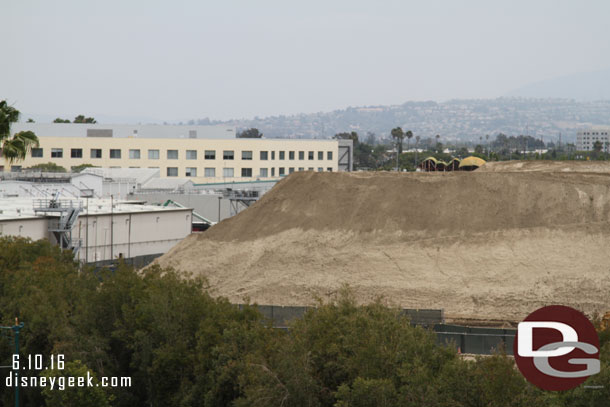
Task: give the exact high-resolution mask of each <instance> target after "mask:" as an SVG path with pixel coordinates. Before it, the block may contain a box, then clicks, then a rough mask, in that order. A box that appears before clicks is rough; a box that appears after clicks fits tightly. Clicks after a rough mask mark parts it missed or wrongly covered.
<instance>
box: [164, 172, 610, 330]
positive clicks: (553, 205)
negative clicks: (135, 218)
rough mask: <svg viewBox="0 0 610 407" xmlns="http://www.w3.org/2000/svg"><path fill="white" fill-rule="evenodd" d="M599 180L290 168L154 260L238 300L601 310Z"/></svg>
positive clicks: (606, 214)
mask: <svg viewBox="0 0 610 407" xmlns="http://www.w3.org/2000/svg"><path fill="white" fill-rule="evenodd" d="M609 221H610V176H609V175H608V174H592V173H576V172H521V173H519V172H510V173H504V172H495V171H491V172H490V171H488V172H478V171H476V172H472V173H445V174H395V173H354V174H347V173H311V172H307V173H295V174H292V175H291V176H289V177H287V178H286V179H285V180H283V181H282V182H280V183H279V184H278V185H277V186H276V187H275V188H274V189H273V190H272V191H271V192H269V193H267V194H266V195H265V196H264V197H263V198H262V199H261V200H260V201H259V202H257V203H256V204H255V205H254V206H252V207H251V208H249V209H248V210H246V211H244V212H242V213H241V214H239V215H238V216H236V217H234V218H231V219H228V220H226V221H223V222H221V223H220V224H219V225H216V226H214V227H212V228H211V229H210V230H209V231H207V232H205V233H203V234H198V235H192V236H190V237H188V238H187V239H185V240H184V241H183V242H182V243H180V244H179V245H177V246H176V247H175V248H174V249H172V250H171V251H170V252H169V253H168V254H166V255H165V256H163V257H161V258H160V259H159V263H161V264H162V265H171V266H174V267H176V268H178V269H180V270H184V271H187V272H194V273H197V274H202V275H204V276H206V277H207V278H208V280H209V282H210V284H211V288H212V292H213V293H215V294H217V295H223V296H226V297H228V298H229V299H230V300H231V301H235V302H239V301H243V300H244V298H250V299H251V300H252V301H256V302H258V303H261V304H262V303H267V304H291V305H304V304H311V303H313V302H314V301H315V297H316V296H321V297H325V296H329V295H333V293H335V292H336V291H337V289H338V288H339V287H341V285H342V284H344V283H347V284H349V285H350V286H352V287H353V288H354V290H355V291H356V293H357V295H358V298H359V299H360V300H361V301H362V302H367V301H371V300H373V299H375V298H376V297H377V296H383V297H384V298H386V299H387V300H388V301H389V302H391V303H392V304H395V305H399V306H403V307H415V308H443V309H445V312H446V314H447V316H448V317H449V318H455V319H469V318H472V319H484V320H490V319H493V320H508V321H514V320H518V319H520V318H522V317H523V316H525V315H526V314H527V313H529V312H530V311H532V310H533V309H535V308H536V307H538V306H541V305H543V304H551V303H559V304H566V305H572V306H575V307H577V308H580V309H582V310H584V311H585V312H588V313H592V312H602V311H606V310H610V273H609V271H610V250H608V249H607V247H610V246H609V245H610V230H609V227H608V226H610V225H609Z"/></svg>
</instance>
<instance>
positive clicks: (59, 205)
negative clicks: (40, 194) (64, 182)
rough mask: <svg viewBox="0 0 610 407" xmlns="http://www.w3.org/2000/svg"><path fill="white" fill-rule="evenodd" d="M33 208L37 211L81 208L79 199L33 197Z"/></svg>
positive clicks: (81, 204)
mask: <svg viewBox="0 0 610 407" xmlns="http://www.w3.org/2000/svg"><path fill="white" fill-rule="evenodd" d="M33 207H34V210H35V211H36V210H38V211H48V212H52V211H62V210H68V209H83V203H82V202H81V201H80V200H73V199H34V202H33Z"/></svg>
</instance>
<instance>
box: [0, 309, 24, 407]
mask: <svg viewBox="0 0 610 407" xmlns="http://www.w3.org/2000/svg"><path fill="white" fill-rule="evenodd" d="M21 328H23V322H21V323H19V318H15V325H13V326H0V329H9V330H11V331H13V333H14V334H15V353H14V354H15V355H19V331H20V330H21ZM11 367H12V368H13V372H14V379H15V407H19V365H17V369H15V364H14V363H12V366H11Z"/></svg>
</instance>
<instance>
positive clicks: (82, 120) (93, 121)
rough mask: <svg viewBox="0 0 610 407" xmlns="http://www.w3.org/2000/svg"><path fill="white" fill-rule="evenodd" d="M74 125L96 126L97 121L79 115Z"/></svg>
mask: <svg viewBox="0 0 610 407" xmlns="http://www.w3.org/2000/svg"><path fill="white" fill-rule="evenodd" d="M73 123H91V124H95V123H97V121H96V120H95V119H94V118H93V117H85V116H83V115H82V114H79V115H78V116H76V117H75V118H74V121H73Z"/></svg>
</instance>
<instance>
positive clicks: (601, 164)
mask: <svg viewBox="0 0 610 407" xmlns="http://www.w3.org/2000/svg"><path fill="white" fill-rule="evenodd" d="M477 171H478V172H492V171H493V172H507V171H519V172H522V171H543V172H592V173H610V163H608V162H607V161H533V160H531V161H494V162H488V163H487V164H485V165H484V166H482V167H481V168H479V169H478V170H477Z"/></svg>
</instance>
